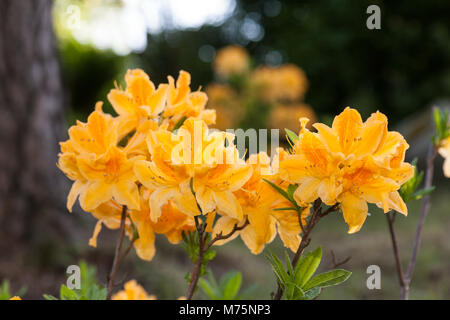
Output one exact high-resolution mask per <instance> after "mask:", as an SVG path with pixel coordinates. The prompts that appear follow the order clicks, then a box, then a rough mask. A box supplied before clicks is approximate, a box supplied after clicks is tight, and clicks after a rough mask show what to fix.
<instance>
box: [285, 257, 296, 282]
mask: <svg viewBox="0 0 450 320" xmlns="http://www.w3.org/2000/svg"><path fill="white" fill-rule="evenodd" d="M284 254H285V259H286V267H287V269H288V271H289V275H290V276H291V278H292V279H293V278H294V270H293V269H292V264H291V260H290V259H289V254H288V253H287V251H285V252H284Z"/></svg>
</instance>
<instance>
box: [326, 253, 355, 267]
mask: <svg viewBox="0 0 450 320" xmlns="http://www.w3.org/2000/svg"><path fill="white" fill-rule="evenodd" d="M351 258H352V257H347V258H345V259H344V260H342V261H337V260H336V255H335V254H334V251H333V250H331V261H332V262H333V265H332V266H331V269H335V268H337V267H339V266H342V265H343V264H346V263H347V262H349V261H350V259H351Z"/></svg>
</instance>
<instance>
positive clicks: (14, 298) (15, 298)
mask: <svg viewBox="0 0 450 320" xmlns="http://www.w3.org/2000/svg"><path fill="white" fill-rule="evenodd" d="M9 300H22V298H21V297H18V296H14V297H12V298H11V299H9Z"/></svg>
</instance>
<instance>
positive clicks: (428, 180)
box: [402, 145, 437, 300]
mask: <svg viewBox="0 0 450 320" xmlns="http://www.w3.org/2000/svg"><path fill="white" fill-rule="evenodd" d="M436 155H437V150H436V146H434V145H430V148H429V149H428V156H427V169H426V173H425V186H424V188H425V189H428V188H431V185H432V183H433V173H434V160H435V159H436ZM430 206H431V197H430V195H429V194H427V195H425V196H424V197H423V198H422V207H421V210H420V216H419V222H418V224H417V229H416V236H415V238H414V243H413V248H412V252H411V258H410V260H409V264H408V270H407V271H406V274H405V282H406V285H405V288H404V290H402V299H403V300H408V294H409V284H410V283H411V278H412V275H413V272H414V267H415V265H416V259H417V253H418V251H419V247H420V242H421V239H422V229H423V225H424V223H425V218H426V217H427V215H428V211H429V209H430Z"/></svg>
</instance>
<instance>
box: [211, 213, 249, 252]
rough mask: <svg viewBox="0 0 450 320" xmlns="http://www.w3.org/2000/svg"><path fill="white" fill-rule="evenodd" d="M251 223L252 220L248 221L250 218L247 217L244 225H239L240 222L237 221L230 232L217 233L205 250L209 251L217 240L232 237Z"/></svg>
mask: <svg viewBox="0 0 450 320" xmlns="http://www.w3.org/2000/svg"><path fill="white" fill-rule="evenodd" d="M249 223H250V222H249V221H248V218H246V219H245V222H244V224H243V225H242V226H240V227H238V224H237V223H236V224H235V225H234V227H233V229H232V230H231V231H230V232H228V233H227V234H226V235H222V232H220V233H219V234H217V235H216V236H215V237H214V239H212V240H211V241H210V242H209V243H208V245H207V246H206V248H205V251H208V250H209V248H211V246H212V245H213V244H214V243H216V242H217V241H219V240H226V239H228V238H229V237H231V236H232V235H233V234H234V233H235V232H237V231H241V230H242V229H244V228H245V227H246V226H247V225H248V224H249Z"/></svg>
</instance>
